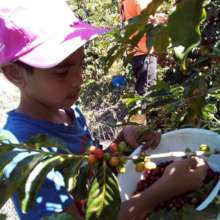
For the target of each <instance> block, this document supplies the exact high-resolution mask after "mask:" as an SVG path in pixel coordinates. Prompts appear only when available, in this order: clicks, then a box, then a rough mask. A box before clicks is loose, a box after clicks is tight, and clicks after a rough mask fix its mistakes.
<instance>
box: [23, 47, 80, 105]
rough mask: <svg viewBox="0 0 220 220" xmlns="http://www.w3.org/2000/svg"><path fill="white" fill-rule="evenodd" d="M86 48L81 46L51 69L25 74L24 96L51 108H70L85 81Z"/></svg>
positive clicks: (36, 70)
mask: <svg viewBox="0 0 220 220" xmlns="http://www.w3.org/2000/svg"><path fill="white" fill-rule="evenodd" d="M83 59H84V50H83V48H80V49H79V50H77V51H76V52H74V53H73V54H72V55H70V56H69V57H68V58H67V59H66V60H64V61H63V62H62V63H60V64H59V65H57V66H56V67H53V68H50V69H34V71H33V73H32V74H27V73H26V74H25V78H24V81H25V83H24V86H23V87H22V88H21V92H22V97H23V98H24V99H25V100H26V101H28V100H30V101H31V102H33V101H34V102H39V103H40V104H43V105H45V106H48V107H49V108H51V107H52V108H68V107H70V106H72V105H73V103H74V102H75V101H76V100H77V99H78V97H79V93H80V88H81V85H82V83H83V78H82V72H83Z"/></svg>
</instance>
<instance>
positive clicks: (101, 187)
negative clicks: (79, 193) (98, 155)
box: [85, 162, 121, 220]
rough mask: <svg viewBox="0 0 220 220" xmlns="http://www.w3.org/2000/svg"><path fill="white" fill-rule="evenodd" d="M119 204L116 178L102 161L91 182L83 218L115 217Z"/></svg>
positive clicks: (105, 219) (106, 219) (94, 219)
mask: <svg viewBox="0 0 220 220" xmlns="http://www.w3.org/2000/svg"><path fill="white" fill-rule="evenodd" d="M120 204H121V199H120V192H119V185H118V179H117V177H116V176H115V174H114V173H113V172H112V170H111V169H110V168H109V167H108V166H107V164H106V163H105V162H103V165H102V166H100V167H99V168H98V172H97V174H96V176H95V178H94V180H93V182H92V186H91V189H90V192H89V197H88V202H87V209H86V217H85V219H86V220H98V219H99V220H100V219H102V220H109V219H117V217H118V213H119V210H120Z"/></svg>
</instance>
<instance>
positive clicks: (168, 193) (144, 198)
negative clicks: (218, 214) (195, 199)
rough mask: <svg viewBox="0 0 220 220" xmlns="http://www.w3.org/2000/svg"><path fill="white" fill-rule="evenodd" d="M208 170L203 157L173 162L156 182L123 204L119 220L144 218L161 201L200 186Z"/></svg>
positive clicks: (139, 219) (141, 219)
mask: <svg viewBox="0 0 220 220" xmlns="http://www.w3.org/2000/svg"><path fill="white" fill-rule="evenodd" d="M206 172H207V164H206V163H205V161H204V160H203V159H201V158H191V159H185V160H181V161H177V162H174V163H172V164H171V165H169V166H168V167H167V168H166V170H165V172H164V174H163V176H162V177H161V178H160V179H159V180H158V181H157V182H156V183H155V184H153V185H152V186H151V187H149V188H148V189H146V190H145V191H143V192H141V193H139V194H136V195H135V196H133V197H132V198H131V199H130V200H128V201H125V202H124V203H123V204H122V205H121V211H120V214H119V220H124V219H129V220H143V219H144V217H145V216H147V215H148V214H149V213H150V212H152V211H153V209H154V208H155V207H156V206H157V205H158V204H159V203H161V202H163V201H166V200H168V199H170V198H172V197H174V196H176V195H180V194H183V193H186V192H188V191H190V190H195V189H198V188H200V187H201V185H202V182H203V180H204V178H205V175H206Z"/></svg>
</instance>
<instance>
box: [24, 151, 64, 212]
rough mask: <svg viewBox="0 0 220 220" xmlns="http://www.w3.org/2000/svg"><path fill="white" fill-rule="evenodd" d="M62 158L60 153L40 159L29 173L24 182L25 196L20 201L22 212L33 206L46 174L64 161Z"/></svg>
mask: <svg viewBox="0 0 220 220" xmlns="http://www.w3.org/2000/svg"><path fill="white" fill-rule="evenodd" d="M64 161H65V160H64V158H63V157H62V156H60V155H57V156H54V157H48V158H47V159H45V160H44V161H41V162H40V163H39V164H38V165H37V166H35V167H34V169H33V170H32V171H31V173H30V174H29V176H28V178H27V181H26V183H25V198H24V199H23V200H22V202H21V208H22V211H23V212H26V211H27V209H29V208H30V207H32V206H33V204H34V202H35V197H36V194H37V192H38V191H39V189H40V187H41V185H42V184H43V182H44V180H45V178H46V176H47V174H48V173H49V172H50V171H51V170H52V169H53V168H55V167H57V166H58V165H60V164H62V163H64Z"/></svg>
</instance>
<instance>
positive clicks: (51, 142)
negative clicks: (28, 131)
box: [26, 134, 71, 153]
mask: <svg viewBox="0 0 220 220" xmlns="http://www.w3.org/2000/svg"><path fill="white" fill-rule="evenodd" d="M26 144H27V145H28V146H32V148H33V149H40V148H42V147H46V148H48V147H55V148H57V149H59V150H61V151H64V152H66V153H71V151H70V150H69V149H68V147H67V146H66V144H65V143H64V142H63V141H62V140H60V139H58V138H55V137H49V136H48V135H46V134H38V135H36V136H34V137H32V138H30V139H29V140H28V141H27V142H26Z"/></svg>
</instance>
